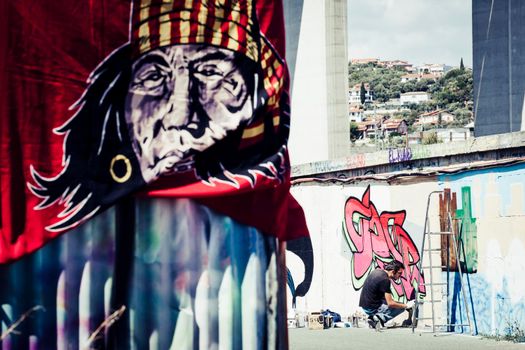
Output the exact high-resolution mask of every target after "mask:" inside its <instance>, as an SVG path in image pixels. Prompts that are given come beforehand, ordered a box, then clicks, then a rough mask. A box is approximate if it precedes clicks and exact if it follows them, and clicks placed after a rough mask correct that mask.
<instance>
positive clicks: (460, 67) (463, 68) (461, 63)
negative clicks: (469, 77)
mask: <svg viewBox="0 0 525 350" xmlns="http://www.w3.org/2000/svg"><path fill="white" fill-rule="evenodd" d="M459 69H460V70H465V65H464V64H463V57H461V61H460V62H459Z"/></svg>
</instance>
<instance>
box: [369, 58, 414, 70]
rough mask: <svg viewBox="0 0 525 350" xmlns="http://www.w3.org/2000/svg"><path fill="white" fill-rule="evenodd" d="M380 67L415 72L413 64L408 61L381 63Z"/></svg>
mask: <svg viewBox="0 0 525 350" xmlns="http://www.w3.org/2000/svg"><path fill="white" fill-rule="evenodd" d="M378 65H380V66H382V67H385V68H394V69H403V70H406V71H407V72H412V71H414V68H413V67H412V64H411V63H408V62H407V61H401V60H393V61H380V62H379V63H378Z"/></svg>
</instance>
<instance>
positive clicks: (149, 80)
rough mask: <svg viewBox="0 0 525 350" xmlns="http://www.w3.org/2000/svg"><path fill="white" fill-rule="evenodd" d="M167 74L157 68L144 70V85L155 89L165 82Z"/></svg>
mask: <svg viewBox="0 0 525 350" xmlns="http://www.w3.org/2000/svg"><path fill="white" fill-rule="evenodd" d="M165 79H166V76H165V75H164V74H162V72H161V71H159V70H157V69H155V70H150V71H147V72H144V74H142V75H141V82H142V86H143V87H144V88H146V89H155V88H157V87H159V86H160V85H162V84H163V83H164V80H165Z"/></svg>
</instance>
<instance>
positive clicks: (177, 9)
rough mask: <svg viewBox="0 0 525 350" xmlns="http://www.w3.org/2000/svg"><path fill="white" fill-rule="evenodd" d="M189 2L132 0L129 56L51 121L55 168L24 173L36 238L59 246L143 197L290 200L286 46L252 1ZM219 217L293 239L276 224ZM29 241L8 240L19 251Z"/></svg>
mask: <svg viewBox="0 0 525 350" xmlns="http://www.w3.org/2000/svg"><path fill="white" fill-rule="evenodd" d="M188 3H189V2H187V1H186V2H184V1H166V0H133V1H132V4H131V16H130V18H129V21H130V23H129V33H128V34H129V41H128V42H126V43H122V42H117V43H115V44H113V43H111V45H110V47H116V46H117V45H121V46H120V47H118V48H117V49H115V50H114V51H112V52H107V53H106V56H105V58H104V59H103V60H102V61H100V62H91V64H92V66H90V67H89V68H90V69H93V67H94V66H95V65H96V68H94V69H93V70H92V71H91V74H90V75H89V77H87V84H86V87H85V90H84V91H83V92H81V93H80V94H79V95H78V96H79V99H78V101H77V102H76V103H74V105H73V106H71V107H70V108H69V109H67V108H62V109H61V110H60V113H56V114H54V115H57V117H56V120H55V119H54V120H53V122H49V123H47V119H46V123H47V124H46V125H45V128H44V127H43V130H47V132H48V134H46V142H48V141H49V140H48V138H49V133H50V132H49V130H51V129H52V130H53V133H54V134H55V135H53V136H51V137H50V139H52V140H53V142H54V144H53V147H52V151H51V152H50V154H53V156H54V158H53V159H52V160H49V161H47V162H45V163H44V162H40V161H34V159H35V158H34V157H33V158H31V160H30V161H29V162H28V164H27V165H25V167H24V168H25V169H27V172H28V173H30V178H29V179H28V180H26V182H25V183H26V185H27V188H28V189H29V191H30V192H31V196H30V197H31V198H30V201H28V202H27V208H28V213H32V214H31V215H33V214H35V213H36V214H37V216H39V217H38V219H35V221H34V225H35V228H34V229H33V231H34V232H38V233H37V234H38V235H40V236H45V237H46V239H47V238H49V237H54V236H56V235H58V234H59V233H60V232H64V231H66V230H68V229H71V228H73V227H75V226H78V225H79V224H80V223H82V222H84V221H86V220H88V219H89V218H91V217H93V216H94V215H96V214H97V213H100V212H101V211H103V210H104V209H106V208H108V207H110V206H112V205H113V204H115V202H116V201H117V200H118V199H119V198H122V197H124V196H126V195H129V194H130V193H133V192H136V191H140V190H142V191H146V192H147V194H148V195H155V196H170V197H186V198H195V197H198V198H201V199H202V200H203V201H204V200H208V202H207V203H208V205H210V206H213V204H214V203H211V202H212V198H216V197H218V196H220V195H224V194H228V195H230V194H234V193H235V194H236V193H243V194H245V193H248V192H251V191H252V190H266V189H268V191H270V189H272V191H276V190H277V191H278V192H279V195H280V197H279V198H285V196H287V195H288V188H289V161H288V155H287V146H286V143H287V138H288V133H289V130H288V128H289V125H290V123H289V116H290V114H289V101H288V93H287V88H288V83H287V78H288V77H287V73H286V66H285V63H284V61H283V60H282V59H281V58H280V56H279V54H278V51H277V50H276V48H275V47H274V46H273V45H274V44H276V43H279V41H278V40H277V41H273V42H272V41H270V40H269V39H268V38H266V36H265V33H263V32H261V28H263V27H261V26H260V24H259V22H258V21H259V14H258V12H257V11H258V9H257V8H256V6H255V3H254V2H253V1H252V0H238V1H231V2H228V1H226V2H225V1H223V0H210V1H203V2H193V4H194V6H190V5H188ZM270 17H271V16H270ZM270 17H268V18H270ZM268 20H269V19H268ZM268 20H266V21H268ZM279 44H280V45H281V43H279ZM113 45H115V46H113ZM281 46H282V45H281ZM282 50H284V47H282ZM97 59H100V57H99V56H97ZM97 63H98V65H97ZM65 81H69V80H67V79H66V80H65ZM68 111H73V112H68ZM68 113H71V114H72V115H71V114H70V115H68ZM57 125H58V127H57ZM56 136H58V137H56ZM42 153H44V151H41V152H39V155H40V154H42ZM60 155H61V157H60ZM56 158H58V159H60V158H61V161H57V160H56ZM43 164H45V166H43ZM156 180H159V181H157V182H155V184H153V182H154V181H156ZM149 184H151V185H152V186H151V187H147V188H146V186H145V185H149ZM162 191H164V192H163V193H162V194H159V192H162ZM280 191H282V193H281V192H280ZM151 192H155V193H154V194H151ZM268 198H270V196H268ZM233 202H234V201H233V200H232V203H233ZM236 203H240V202H236ZM279 203H282V204H279V205H277V206H275V205H274V204H273V203H272V204H271V206H270V207H271V208H270V209H269V211H268V212H270V211H271V212H277V211H281V210H287V205H288V204H287V203H288V202H286V201H280V202H279ZM235 205H237V204H235ZM232 206H234V204H232ZM216 207H218V208H219V209H221V208H223V209H222V210H223V212H224V213H225V214H228V215H232V216H236V218H237V219H239V220H240V221H242V222H248V223H250V222H253V221H255V222H256V223H262V222H264V224H261V225H260V227H259V228H260V229H262V230H264V231H265V232H277V231H279V233H278V235H284V234H285V230H286V228H282V229H281V228H277V229H276V228H275V226H276V225H274V224H270V223H271V222H272V221H273V220H264V221H263V220H258V219H254V220H252V218H251V217H250V219H247V218H245V214H244V212H243V210H237V208H230V207H228V206H224V205H217V206H216ZM285 207H286V208H285ZM241 209H242V208H241ZM236 213H238V214H236ZM246 215H251V214H246ZM31 217H33V216H31ZM21 227H25V226H24V225H21ZM28 230H29V229H28ZM22 231H23V230H17V231H16V232H15V231H13V232H9V233H8V235H9V239H10V241H11V242H16V241H17V239H18V237H20V236H23V235H24V234H25V233H24V232H22ZM33 231H32V232H33ZM281 231H282V232H281ZM30 241H31V242H42V241H44V240H43V239H42V238H41V237H39V238H38V239H34V240H30ZM19 244H20V245H24V247H26V246H27V242H21V243H19ZM30 245H31V247H30V248H27V249H28V250H30V251H32V250H34V249H37V247H39V246H40V245H41V243H34V244H33V243H31V244H30ZM17 249H18V248H17ZM25 249H26V248H24V249H23V250H25ZM15 250H16V249H15ZM6 251H7V250H6ZM17 254H18V253H17ZM0 258H1V259H6V260H9V259H11V257H10V256H8V257H2V256H1V254H0Z"/></svg>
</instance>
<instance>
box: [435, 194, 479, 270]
mask: <svg viewBox="0 0 525 350" xmlns="http://www.w3.org/2000/svg"><path fill="white" fill-rule="evenodd" d="M460 201H461V209H457V195H456V192H452V191H451V190H450V189H449V188H445V189H444V191H443V194H442V195H440V196H439V217H440V229H441V231H450V227H449V226H450V224H449V219H448V215H450V216H451V218H452V219H453V221H454V222H455V224H454V225H453V230H454V232H455V234H456V235H457V237H459V244H458V245H457V249H458V253H459V261H460V263H461V268H462V271H463V272H469V273H474V272H476V271H477V269H478V247H477V229H476V218H474V217H473V213H472V203H471V194H470V186H463V187H461V197H460ZM441 247H442V249H441V265H442V266H443V270H444V271H445V270H451V271H457V270H458V266H457V257H456V252H455V249H454V245H453V244H452V243H451V242H450V236H448V235H442V236H441Z"/></svg>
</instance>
